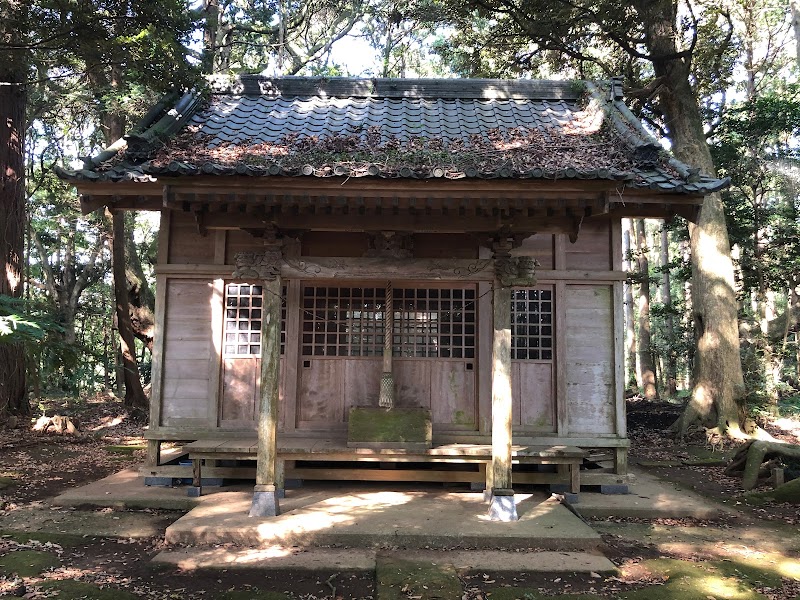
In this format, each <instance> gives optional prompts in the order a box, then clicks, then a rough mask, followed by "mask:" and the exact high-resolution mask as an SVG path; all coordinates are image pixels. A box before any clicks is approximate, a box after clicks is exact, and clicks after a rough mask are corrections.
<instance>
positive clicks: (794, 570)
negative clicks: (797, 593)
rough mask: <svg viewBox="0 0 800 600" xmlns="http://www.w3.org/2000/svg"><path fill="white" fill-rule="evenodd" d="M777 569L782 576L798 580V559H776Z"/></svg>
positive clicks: (799, 570) (799, 576) (799, 565)
mask: <svg viewBox="0 0 800 600" xmlns="http://www.w3.org/2000/svg"><path fill="white" fill-rule="evenodd" d="M777 570H778V572H779V573H780V574H781V575H783V576H784V577H789V578H791V579H794V580H796V581H800V560H797V559H794V558H784V559H783V560H780V561H778V565H777Z"/></svg>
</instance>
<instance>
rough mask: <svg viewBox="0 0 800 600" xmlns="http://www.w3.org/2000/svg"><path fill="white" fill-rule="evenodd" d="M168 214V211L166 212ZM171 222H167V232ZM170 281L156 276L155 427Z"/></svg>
mask: <svg viewBox="0 0 800 600" xmlns="http://www.w3.org/2000/svg"><path fill="white" fill-rule="evenodd" d="M164 212H168V211H164ZM168 223H169V221H168V220H167V230H166V231H168V227H169V225H168ZM161 224H162V226H163V225H164V218H163V213H162V219H161ZM162 236H163V232H160V233H159V256H162V255H161V254H160V252H161V241H162V240H163V239H165V237H162ZM168 285H169V284H168V280H167V277H166V276H165V275H156V306H155V308H156V315H155V318H156V323H155V329H154V332H153V372H152V374H151V380H152V382H153V386H152V389H151V390H150V424H151V426H153V427H158V426H159V425H161V413H162V408H163V402H164V399H163V396H162V393H161V392H162V390H163V389H164V372H165V369H164V358H165V352H164V341H165V339H166V335H165V333H166V332H165V327H164V325H165V323H166V311H167V286H168Z"/></svg>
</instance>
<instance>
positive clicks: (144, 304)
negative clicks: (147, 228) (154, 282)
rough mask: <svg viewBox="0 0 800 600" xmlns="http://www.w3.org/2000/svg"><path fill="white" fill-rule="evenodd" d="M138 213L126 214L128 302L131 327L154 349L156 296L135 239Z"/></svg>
mask: <svg viewBox="0 0 800 600" xmlns="http://www.w3.org/2000/svg"><path fill="white" fill-rule="evenodd" d="M135 219H136V215H135V213H133V212H129V213H127V214H126V232H125V233H126V235H125V254H126V262H125V264H126V265H127V269H126V271H125V276H126V280H127V286H128V302H129V310H130V314H131V328H132V331H133V335H134V336H136V338H137V339H139V340H140V341H141V342H142V343H143V344H144V346H145V348H147V351H148V352H151V353H152V351H153V334H154V331H155V326H156V318H155V305H156V297H155V294H153V290H151V289H150V285H149V284H148V283H147V277H146V276H145V274H144V269H143V268H142V261H141V259H140V258H139V251H138V249H137V248H136V243H135V241H134V239H133V224H134V222H135Z"/></svg>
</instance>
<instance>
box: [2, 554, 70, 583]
mask: <svg viewBox="0 0 800 600" xmlns="http://www.w3.org/2000/svg"><path fill="white" fill-rule="evenodd" d="M59 565H61V561H60V560H59V558H58V556H56V555H55V554H53V553H52V552H42V551H40V550H16V551H14V552H9V553H8V554H4V555H3V556H0V574H3V575H7V576H10V575H12V574H16V575H17V576H19V577H36V576H37V575H39V574H41V573H44V572H45V571H49V570H50V569H54V568H55V567H58V566H59Z"/></svg>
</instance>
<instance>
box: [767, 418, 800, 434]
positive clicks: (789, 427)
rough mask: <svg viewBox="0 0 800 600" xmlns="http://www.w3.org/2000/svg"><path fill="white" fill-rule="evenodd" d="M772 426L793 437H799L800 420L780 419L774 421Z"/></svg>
mask: <svg viewBox="0 0 800 600" xmlns="http://www.w3.org/2000/svg"><path fill="white" fill-rule="evenodd" d="M772 424H773V425H775V426H776V427H779V428H780V429H782V430H783V431H784V432H786V433H791V434H792V435H794V436H797V437H800V419H796V418H792V419H790V418H788V417H782V418H780V419H776V420H774V421H773V422H772Z"/></svg>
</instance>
